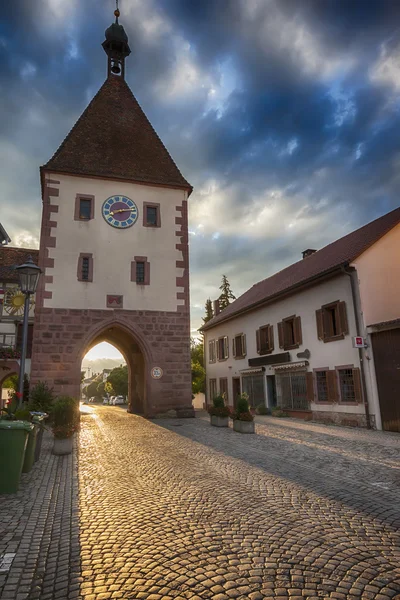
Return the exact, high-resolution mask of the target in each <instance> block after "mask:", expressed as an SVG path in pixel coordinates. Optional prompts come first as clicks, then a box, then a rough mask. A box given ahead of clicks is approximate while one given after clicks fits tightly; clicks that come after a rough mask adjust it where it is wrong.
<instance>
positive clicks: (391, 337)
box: [372, 329, 400, 432]
mask: <svg viewBox="0 0 400 600" xmlns="http://www.w3.org/2000/svg"><path fill="white" fill-rule="evenodd" d="M372 347H373V350H374V361H375V371H376V380H377V384H378V394H379V404H380V408H381V417H382V427H383V429H384V430H385V431H398V432H400V329H390V330H388V331H380V332H379V333H373V334H372Z"/></svg>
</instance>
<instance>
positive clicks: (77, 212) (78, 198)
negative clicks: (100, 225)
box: [74, 194, 94, 223]
mask: <svg viewBox="0 0 400 600" xmlns="http://www.w3.org/2000/svg"><path fill="white" fill-rule="evenodd" d="M81 200H89V201H90V216H89V218H88V219H86V218H82V217H81V216H80V215H81ZM92 219H94V196H92V195H91V194H76V197H75V214H74V220H75V221H80V222H81V223H87V222H88V221H91V220H92Z"/></svg>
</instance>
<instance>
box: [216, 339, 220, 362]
mask: <svg viewBox="0 0 400 600" xmlns="http://www.w3.org/2000/svg"><path fill="white" fill-rule="evenodd" d="M215 356H216V360H219V359H220V356H219V340H215Z"/></svg>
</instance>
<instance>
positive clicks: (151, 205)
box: [143, 202, 161, 229]
mask: <svg viewBox="0 0 400 600" xmlns="http://www.w3.org/2000/svg"><path fill="white" fill-rule="evenodd" d="M148 208H155V209H156V210H157V218H156V224H155V225H154V224H153V223H149V221H148V220H147V209H148ZM143 227H151V228H153V229H156V228H158V227H161V205H160V203H159V202H143Z"/></svg>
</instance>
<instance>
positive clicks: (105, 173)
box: [42, 76, 192, 190]
mask: <svg viewBox="0 0 400 600" xmlns="http://www.w3.org/2000/svg"><path fill="white" fill-rule="evenodd" d="M42 168H43V169H45V170H46V169H48V170H51V171H56V172H60V173H72V174H75V175H86V176H90V175H93V176H100V177H110V178H112V179H127V180H131V181H139V182H145V183H155V184H162V185H166V186H171V187H182V188H186V189H189V190H191V189H192V188H191V185H190V184H189V183H188V182H187V181H186V179H185V178H184V177H183V175H182V174H181V172H180V171H179V169H178V167H177V166H176V164H175V163H174V161H173V160H172V158H171V156H170V155H169V153H168V151H167V149H166V148H165V146H164V144H163V143H162V141H161V140H160V138H159V137H158V135H157V133H156V132H155V131H154V129H153V127H152V125H151V123H150V122H149V120H148V119H147V117H146V115H145V114H144V112H143V110H142V109H141V107H140V106H139V103H138V102H137V100H136V98H135V97H134V95H133V94H132V92H131V90H130V89H129V87H128V84H127V83H126V82H125V81H124V79H122V78H121V77H115V76H110V77H109V78H108V79H106V81H105V82H104V84H103V85H102V87H101V88H100V90H99V91H98V92H97V94H96V96H95V97H94V98H93V100H92V101H91V102H90V104H89V106H88V107H87V108H86V110H85V111H84V112H83V114H82V115H81V117H80V118H79V119H78V121H77V122H76V124H75V125H74V127H73V128H72V129H71V131H70V132H69V134H68V135H67V137H66V138H65V140H64V141H63V143H62V144H61V146H60V147H59V148H58V150H57V151H56V153H55V154H54V156H53V157H52V158H51V159H50V160H49V161H48V163H47V164H46V165H44V167H42Z"/></svg>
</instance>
